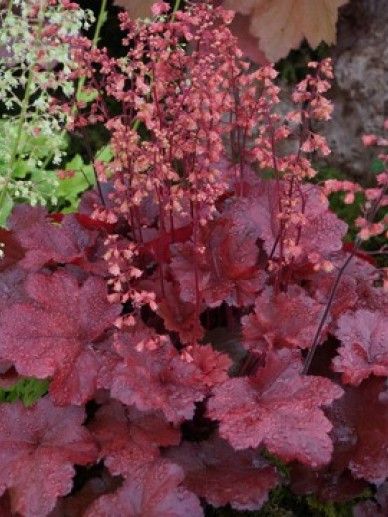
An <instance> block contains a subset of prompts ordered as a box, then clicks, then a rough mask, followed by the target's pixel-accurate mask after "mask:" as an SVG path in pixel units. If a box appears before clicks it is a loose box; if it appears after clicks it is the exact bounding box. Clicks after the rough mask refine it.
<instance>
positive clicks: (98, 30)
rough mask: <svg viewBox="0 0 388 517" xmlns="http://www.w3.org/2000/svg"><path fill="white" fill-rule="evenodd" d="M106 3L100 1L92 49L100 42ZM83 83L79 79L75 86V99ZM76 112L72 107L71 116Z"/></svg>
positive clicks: (105, 16) (81, 79) (82, 78)
mask: <svg viewBox="0 0 388 517" xmlns="http://www.w3.org/2000/svg"><path fill="white" fill-rule="evenodd" d="M106 3H107V0H102V1H101V7H100V12H99V14H98V18H97V23H96V28H95V30H94V36H93V40H92V44H93V47H97V46H98V42H99V40H100V33H101V29H102V27H103V25H104V23H105V22H106V18H107V10H106ZM85 81H86V78H85V77H81V78H80V79H79V81H78V85H77V91H76V97H75V98H76V99H78V97H79V95H80V93H81V91H82V88H83V87H84V86H85ZM76 111H77V108H76V107H75V106H74V107H73V114H74V113H75V112H76Z"/></svg>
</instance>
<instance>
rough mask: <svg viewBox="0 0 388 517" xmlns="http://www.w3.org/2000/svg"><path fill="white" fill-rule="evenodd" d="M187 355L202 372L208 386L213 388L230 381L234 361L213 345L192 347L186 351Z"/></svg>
mask: <svg viewBox="0 0 388 517" xmlns="http://www.w3.org/2000/svg"><path fill="white" fill-rule="evenodd" d="M185 355H186V357H187V359H188V361H189V362H192V363H193V364H194V365H195V366H196V367H197V368H199V370H200V371H201V372H202V375H201V378H202V381H203V383H204V384H205V385H206V386H209V387H210V388H212V387H213V386H216V385H217V384H221V383H223V382H224V381H226V380H227V379H228V377H229V376H228V371H229V369H230V367H231V366H232V360H231V359H230V358H229V356H228V355H226V354H223V353H221V352H217V350H214V348H213V347H212V346H211V345H199V344H196V345H192V346H190V347H188V348H187V349H186V351H185Z"/></svg>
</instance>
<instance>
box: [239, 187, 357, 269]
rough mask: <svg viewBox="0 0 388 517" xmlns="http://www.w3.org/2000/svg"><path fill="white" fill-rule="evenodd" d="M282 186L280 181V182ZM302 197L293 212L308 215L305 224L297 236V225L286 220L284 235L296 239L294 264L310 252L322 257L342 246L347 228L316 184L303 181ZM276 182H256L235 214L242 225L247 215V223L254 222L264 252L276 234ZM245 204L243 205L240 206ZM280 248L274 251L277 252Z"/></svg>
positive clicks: (303, 261)
mask: <svg viewBox="0 0 388 517" xmlns="http://www.w3.org/2000/svg"><path fill="white" fill-rule="evenodd" d="M281 188H283V187H282V184H281ZM301 193H302V195H303V201H302V200H301V198H300V197H298V199H296V200H295V203H296V205H295V207H294V208H295V210H296V212H298V213H299V212H302V203H303V205H304V210H303V212H304V213H305V214H306V215H307V216H308V217H307V221H306V224H304V225H303V226H302V228H301V232H300V238H299V231H300V228H299V225H292V224H289V226H288V228H287V235H286V236H287V238H293V239H294V240H296V241H298V244H299V246H300V248H301V254H300V255H299V256H298V259H297V262H296V264H299V263H300V264H305V263H306V262H308V261H309V260H308V256H309V254H310V253H318V254H320V255H322V256H323V257H329V256H330V255H331V254H332V253H333V252H337V251H340V250H341V249H342V239H343V237H344V235H345V234H346V231H347V224H346V223H344V222H343V221H341V220H340V219H338V217H337V216H336V215H335V214H334V213H333V212H331V210H330V209H329V203H328V201H327V199H326V197H325V196H323V194H322V192H321V189H320V188H319V187H316V186H313V185H311V184H306V185H303V186H302V188H301ZM277 203H278V200H277V186H276V183H275V182H272V181H264V182H262V183H261V184H259V185H258V186H257V187H256V188H255V189H254V190H252V192H251V195H250V196H249V197H248V198H247V199H246V200H245V201H244V204H243V205H242V206H241V208H242V209H241V210H240V213H239V215H238V213H236V216H235V217H236V218H238V220H239V221H240V222H239V224H240V225H241V227H243V226H244V224H246V223H245V221H247V219H249V220H250V221H251V222H250V224H255V225H256V228H257V230H258V237H259V238H260V239H261V240H262V241H263V242H264V244H263V246H264V249H265V251H266V252H267V254H271V252H272V250H273V247H274V244H275V241H276V240H277V237H278V234H279V223H278V222H277V217H276V215H277ZM243 207H244V208H243ZM278 252H279V248H277V250H276V251H275V253H274V255H273V256H274V257H277V256H278Z"/></svg>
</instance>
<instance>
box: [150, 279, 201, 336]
mask: <svg viewBox="0 0 388 517" xmlns="http://www.w3.org/2000/svg"><path fill="white" fill-rule="evenodd" d="M157 303H158V309H157V313H158V314H159V315H160V316H161V317H162V318H163V321H164V325H165V327H166V329H167V330H170V331H173V332H178V334H179V338H180V340H181V341H182V343H193V342H195V341H197V340H199V339H201V338H202V337H203V334H204V329H203V327H202V325H201V323H200V321H199V317H198V314H196V308H195V305H194V304H192V303H189V302H184V301H182V300H181V299H180V295H179V287H178V286H177V285H176V284H175V283H172V282H165V284H164V296H163V297H161V299H160V300H159V298H157Z"/></svg>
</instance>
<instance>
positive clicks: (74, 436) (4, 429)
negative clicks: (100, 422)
mask: <svg viewBox="0 0 388 517" xmlns="http://www.w3.org/2000/svg"><path fill="white" fill-rule="evenodd" d="M84 418H85V413H84V410H83V409H81V408H77V407H66V408H58V407H55V406H53V404H52V402H51V401H50V399H49V398H48V397H45V398H43V399H40V400H39V401H38V403H37V404H36V405H35V406H33V407H30V408H25V407H24V406H23V405H22V404H21V403H20V402H17V403H15V404H2V405H1V406H0V464H1V470H0V494H2V493H4V491H5V489H7V488H9V489H10V491H11V492H10V494H11V503H12V509H13V511H14V512H19V513H21V514H22V515H25V516H27V517H28V516H31V517H32V516H34V517H35V516H37V515H39V516H41V515H42V516H44V515H47V514H48V513H49V512H50V510H52V509H53V508H54V505H55V501H56V499H57V498H58V497H59V496H63V495H66V494H67V493H69V492H70V490H71V487H72V478H73V476H74V467H73V464H75V463H76V464H78V465H86V464H88V463H91V462H94V461H95V459H96V456H97V449H96V446H95V444H94V441H93V439H92V436H91V435H90V433H89V432H88V431H87V429H86V428H84V427H83V426H82V425H81V424H82V422H83V420H84Z"/></svg>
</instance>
